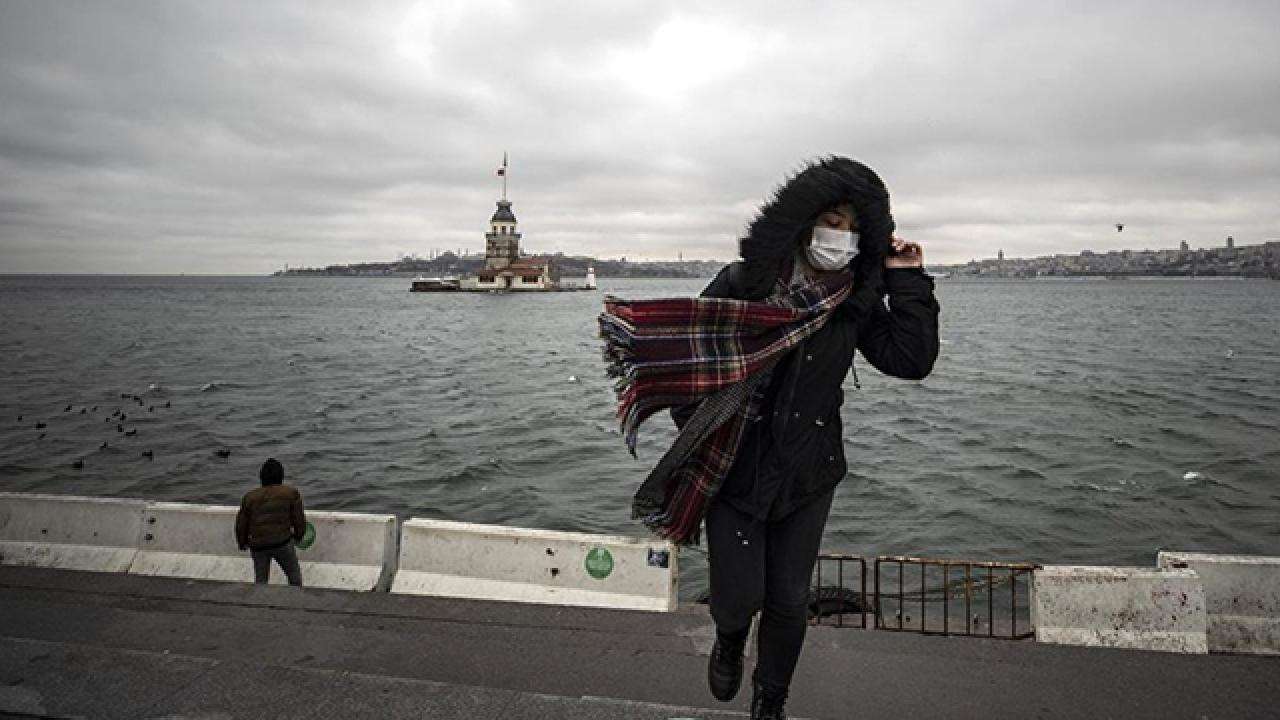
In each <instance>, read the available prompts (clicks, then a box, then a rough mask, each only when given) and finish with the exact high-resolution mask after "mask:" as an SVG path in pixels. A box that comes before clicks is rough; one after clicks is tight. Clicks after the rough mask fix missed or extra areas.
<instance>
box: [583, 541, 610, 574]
mask: <svg viewBox="0 0 1280 720" xmlns="http://www.w3.org/2000/svg"><path fill="white" fill-rule="evenodd" d="M586 566H587V574H588V575H590V576H591V577H593V578H595V579H597V580H603V579H605V578H607V577H609V573H611V572H613V555H611V554H610V553H609V551H608V550H606V549H604V548H602V547H595V548H591V552H589V553H587V562H586Z"/></svg>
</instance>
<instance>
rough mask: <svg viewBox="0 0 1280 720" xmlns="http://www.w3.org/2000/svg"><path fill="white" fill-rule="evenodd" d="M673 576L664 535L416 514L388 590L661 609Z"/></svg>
mask: <svg viewBox="0 0 1280 720" xmlns="http://www.w3.org/2000/svg"><path fill="white" fill-rule="evenodd" d="M677 575H678V572H677V562H676V548H675V547H674V546H673V545H672V544H671V543H669V542H666V541H659V540H647V539H644V538H632V537H622V536H617V535H591V534H586V533H571V532H559V531H553V530H536V529H530V528H512V527H504V526H501V525H477V524H473V523H461V522H449V521H445V520H427V519H422V518H414V519H411V520H408V521H406V522H405V523H404V525H403V526H402V528H401V536H400V563H399V568H398V569H397V571H396V578H395V582H394V583H392V586H391V592H395V593H406V594H412V595H444V596H450V597H467V598H480V599H486V600H508V601H512V602H529V603H551V604H559V605H582V606H588V607H609V608H628V609H634V610H651V611H659V612H665V611H670V610H674V609H675V607H676V583H677Z"/></svg>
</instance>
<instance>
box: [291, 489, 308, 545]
mask: <svg viewBox="0 0 1280 720" xmlns="http://www.w3.org/2000/svg"><path fill="white" fill-rule="evenodd" d="M289 511H290V523H291V524H292V525H293V540H294V542H297V541H299V540H301V539H302V536H303V534H304V533H306V531H307V513H306V511H305V510H304V509H303V507H302V493H300V492H298V491H297V490H294V491H293V502H292V503H290V508H289Z"/></svg>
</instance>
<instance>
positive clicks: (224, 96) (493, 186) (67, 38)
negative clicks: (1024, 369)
mask: <svg viewBox="0 0 1280 720" xmlns="http://www.w3.org/2000/svg"><path fill="white" fill-rule="evenodd" d="M1275 27H1280V4H1276V3H1266V2H1241V3H1231V4H1210V3H1192V2H1183V1H1180V0H1179V1H1175V2H1158V1H1156V0H1134V1H1131V2H1121V3H1111V4H1106V5H1090V6H1081V5H1080V4H1078V3H1070V2H1065V1H1050V2H1042V3H1020V2H1016V1H1014V0H973V1H971V2H960V1H959V0H949V1H942V0H938V1H934V2H926V1H908V2H888V1H887V0H884V1H871V2H864V3H857V4H856V5H855V4H836V3H830V4H820V3H814V4H803V5H800V6H790V5H788V6H785V7H784V6H781V5H778V4H776V3H766V2H762V1H761V0H746V1H745V2H734V3H728V2H709V3H698V4H696V5H689V4H686V3H678V2H675V1H674V0H670V1H662V0H660V1H659V2H640V1H639V0H636V1H624V2H621V3H609V4H598V3H589V2H554V3H546V4H543V3H539V4H525V3H522V4H511V5H503V4H496V5H495V4H492V3H489V4H445V3H432V2H399V1H397V0H386V1H381V0H380V1H377V2H374V3H372V4H370V5H359V6H357V5H352V4H349V3H337V2H307V3H302V2H291V1H288V0H285V1H283V2H273V3H269V4H257V3H248V2H237V1H235V0H229V1H228V2H223V3H204V2H196V1H194V0H174V1H173V2H165V3H96V2H88V1H87V0H70V1H68V2H60V3H38V2H27V3H24V2H17V1H15V0H0V98H3V102H2V103H0V272H77V273H97V272H101V273H121V272H143V273H174V274H176V273H188V274H196V273H202V274H209V273H215V274H216V273H243V274H266V273H270V272H274V271H275V270H278V269H280V268H282V267H284V266H285V265H286V264H288V265H290V266H324V265H328V264H335V263H358V262H369V261H375V260H388V259H392V258H395V257H397V256H398V255H399V254H402V253H405V254H409V253H417V254H419V255H422V254H425V253H427V252H430V250H431V249H432V248H448V249H450V250H454V251H457V250H458V249H464V250H466V251H468V252H473V253H475V252H481V253H482V252H483V251H484V242H485V240H484V233H485V231H486V226H487V221H488V218H489V216H490V215H491V213H492V211H493V203H494V201H495V200H496V199H497V198H498V197H500V196H501V194H502V188H503V182H504V181H508V182H509V187H508V192H509V197H510V199H511V200H512V201H513V202H514V204H515V211H516V213H517V214H518V216H519V218H520V224H521V228H522V230H523V232H524V234H525V238H524V240H523V241H522V242H523V246H524V247H525V248H526V249H527V250H528V251H530V252H537V253H555V252H563V253H566V254H571V255H573V254H576V255H592V256H597V257H614V258H616V257H621V256H625V257H628V258H635V259H641V258H643V259H652V260H673V259H676V258H679V257H683V258H695V259H718V260H728V259H731V258H732V257H734V255H735V254H736V239H737V237H738V236H739V235H740V234H741V233H742V232H743V230H744V228H745V227H746V225H747V223H748V222H749V221H750V220H751V218H752V216H753V214H754V213H755V210H756V208H757V207H758V206H759V205H760V203H762V202H763V201H764V200H766V199H767V197H768V196H769V194H770V193H771V191H772V190H773V189H774V188H775V187H777V186H778V184H779V183H780V182H781V181H782V180H783V179H784V177H785V176H786V175H787V173H788V172H792V171H794V170H796V169H797V168H798V167H800V166H801V164H802V162H803V161H804V160H806V159H809V158H813V157H817V156H820V155H824V154H829V153H834V154H844V155H849V156H852V157H856V158H858V159H861V160H863V161H865V162H867V163H868V164H870V165H871V166H872V167H874V168H875V169H876V170H877V171H878V172H879V173H880V174H881V175H882V176H883V177H884V179H885V180H886V182H887V184H888V186H889V188H890V191H891V193H892V196H893V202H894V213H895V217H896V219H897V221H898V227H899V234H900V235H902V236H904V237H907V238H909V239H912V240H916V241H919V242H921V243H922V244H923V245H924V247H925V259H926V262H927V263H930V264H957V263H964V262H968V261H969V260H972V259H979V258H986V257H994V256H995V255H996V254H997V252H998V251H999V250H1001V249H1003V250H1004V252H1005V254H1006V255H1007V256H1009V257H1023V258H1030V257H1041V256H1046V255H1053V254H1060V253H1067V254H1072V253H1079V252H1081V251H1083V250H1086V249H1087V250H1091V251H1094V252H1108V251H1110V250H1119V249H1134V250H1138V249H1151V250H1160V249H1168V248H1176V247H1178V245H1179V243H1181V242H1184V241H1185V242H1187V243H1188V244H1189V245H1190V246H1192V247H1216V246H1218V245H1220V244H1222V243H1223V242H1224V240H1225V238H1226V237H1227V236H1232V237H1234V238H1235V241H1236V243H1237V244H1240V245H1252V244H1261V243H1265V242H1269V241H1276V240H1280V206H1278V205H1277V204H1276V203H1275V202H1274V198H1275V197H1277V196H1280V96H1277V95H1276V94H1275V93H1272V92H1267V91H1265V88H1268V87H1276V86H1277V85H1280V53H1276V52H1275V51H1274V50H1273V49H1272V46H1273V45H1274V42H1273V37H1272V35H1273V34H1274V28H1275ZM504 154H505V156H506V157H509V169H508V171H507V172H505V173H504V174H503V175H498V174H497V173H496V169H497V168H499V167H501V166H502V165H503V162H504ZM1121 226H1123V227H1122V229H1121Z"/></svg>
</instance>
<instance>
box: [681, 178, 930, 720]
mask: <svg viewBox="0 0 1280 720" xmlns="http://www.w3.org/2000/svg"><path fill="white" fill-rule="evenodd" d="M893 231H894V223H893V218H892V215H891V214H890V210H889V194H888V191H887V190H886V189H885V186H884V183H883V182H882V181H881V180H880V178H879V177H878V176H877V175H876V174H875V172H873V171H872V170H871V169H870V168H868V167H867V166H865V165H863V164H861V163H859V162H856V161H853V160H850V159H848V158H843V157H831V158H826V159H823V160H820V161H818V162H815V163H813V164H810V165H809V166H807V167H806V168H805V169H804V170H802V171H801V172H799V173H798V174H796V175H795V176H794V177H792V178H791V179H790V180H788V181H787V182H786V183H785V184H784V185H783V186H782V187H781V188H780V189H779V190H778V191H777V193H776V195H775V197H774V198H773V200H772V201H771V202H769V203H767V204H766V205H765V206H764V207H762V208H761V210H760V212H759V214H758V215H757V217H756V219H755V220H754V221H753V222H752V223H751V226H750V229H749V231H748V233H747V235H746V237H744V238H742V240H741V241H740V255H741V260H739V261H737V262H735V263H732V264H731V265H729V266H727V267H725V268H724V269H723V270H722V271H721V272H720V274H719V275H718V276H717V277H716V278H715V279H714V280H713V281H712V282H711V284H710V285H708V286H707V288H706V289H705V290H704V291H703V293H702V295H703V297H715V298H734V299H740V300H753V301H765V302H767V301H769V299H770V298H778V297H780V296H782V295H785V294H786V293H787V292H788V291H789V290H790V289H792V288H795V287H797V286H799V285H801V284H802V283H805V282H811V281H813V280H814V279H815V278H819V277H821V276H823V275H826V274H829V273H844V274H848V275H849V276H850V277H851V278H852V288H851V290H850V291H849V294H848V297H847V298H846V299H844V300H843V301H842V302H841V303H840V304H839V306H838V307H837V308H836V309H835V310H834V311H833V313H832V316H831V317H830V318H829V319H828V320H827V321H826V323H825V324H823V325H822V326H821V328H820V329H818V330H817V331H816V332H814V333H813V334H811V335H809V336H808V337H806V338H805V339H804V340H803V341H802V342H800V343H799V344H798V345H797V346H796V347H794V348H793V349H791V350H789V351H788V352H787V353H786V355H784V356H783V357H782V358H781V359H780V360H778V361H777V363H776V364H775V365H773V366H772V368H771V369H770V370H769V371H768V372H769V374H768V376H767V377H766V378H765V379H763V380H761V387H763V388H764V394H763V400H762V402H761V403H760V404H759V412H758V414H756V415H755V416H754V417H749V418H748V419H747V424H746V428H745V430H744V431H743V435H742V440H741V445H740V446H739V447H738V450H737V454H736V457H735V458H734V460H733V464H732V466H731V468H730V469H729V471H728V474H727V475H726V476H725V478H724V481H723V483H722V485H721V486H720V487H719V491H718V492H717V493H716V494H715V496H714V498H713V499H712V500H711V501H710V505H709V507H708V509H707V511H706V520H705V522H706V537H707V544H708V552H709V565H710V576H711V615H712V617H713V618H714V620H715V624H716V643H715V646H714V648H713V650H712V653H711V659H710V663H709V667H708V683H709V685H710V688H711V692H712V694H713V695H715V697H716V698H717V699H719V700H722V701H728V700H730V699H732V698H733V697H734V696H735V695H736V694H737V691H738V687H739V685H740V683H741V679H742V666H743V648H744V645H745V643H746V639H747V636H748V632H749V630H750V626H751V622H752V619H753V618H754V616H755V614H756V613H757V612H760V613H761V618H760V623H759V627H758V628H757V637H758V643H759V646H758V654H757V657H758V658H759V659H758V662H757V664H756V669H755V673H754V676H753V683H752V684H753V690H754V694H753V698H752V717H753V718H782V717H784V714H783V705H784V703H785V701H786V697H787V692H788V688H789V687H790V684H791V678H792V674H793V673H794V670H795V666H796V662H797V660H798V659H799V656H800V649H801V646H802V644H803V642H804V635H805V627H806V625H807V622H808V615H807V609H808V597H809V583H810V577H811V575H812V572H813V566H814V562H815V560H816V558H817V554H818V550H819V545H820V543H821V540H822V533H823V528H824V526H825V525H826V520H827V513H828V511H829V510H830V508H831V501H832V497H833V495H834V492H835V486H836V484H837V483H839V482H840V480H842V479H843V478H844V476H845V474H846V472H847V466H846V462H845V456H844V443H843V442H842V438H841V419H840V408H841V405H842V404H843V402H844V391H843V388H842V386H843V384H844V379H845V377H846V375H847V374H848V372H849V370H850V368H851V367H852V365H853V361H854V354H855V352H856V351H861V352H862V355H863V357H864V358H866V360H867V361H868V362H870V363H871V364H872V366H874V367H875V368H876V369H877V370H879V371H881V372H882V373H885V374H887V375H891V376H894V377H900V378H908V379H913V380H918V379H921V378H923V377H925V376H926V375H928V374H929V372H930V371H931V370H932V369H933V363H934V360H935V359H936V358H937V355H938V310H939V309H938V303H937V301H936V300H935V299H934V296H933V280H932V279H931V278H930V277H929V276H928V275H926V274H925V273H924V270H923V260H924V258H923V250H922V248H921V247H920V245H918V244H916V243H912V242H907V241H904V240H902V239H900V238H896V237H894V235H893ZM886 298H887V301H888V302H887V304H886V302H885V300H886ZM855 379H856V372H855ZM695 408H696V405H695V406H687V407H682V408H677V409H676V410H674V411H673V416H674V417H675V419H676V423H677V425H681V426H683V424H684V422H685V421H687V419H688V418H689V416H691V415H692V414H693V411H694V410H695Z"/></svg>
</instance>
